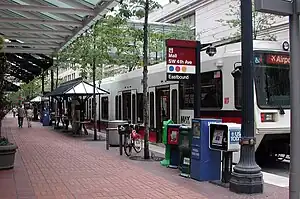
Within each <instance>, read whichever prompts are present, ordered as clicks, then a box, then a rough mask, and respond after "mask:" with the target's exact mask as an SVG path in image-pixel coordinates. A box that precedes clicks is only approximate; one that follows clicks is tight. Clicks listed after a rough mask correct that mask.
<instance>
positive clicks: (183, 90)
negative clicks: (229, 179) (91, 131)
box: [87, 41, 290, 162]
mask: <svg viewBox="0 0 300 199" xmlns="http://www.w3.org/2000/svg"><path fill="white" fill-rule="evenodd" d="M253 63H254V81H253V83H254V111H255V137H256V157H257V160H258V161H261V160H267V159H268V158H276V157H277V156H278V155H279V154H285V155H288V154H289V143H290V81H289V67H290V59H289V53H288V52H287V51H284V50H283V49H282V43H279V42H273V41H254V59H253ZM240 67H243V66H241V43H233V44H229V45H224V46H220V47H218V48H217V53H216V54H215V55H214V56H209V55H207V54H206V53H205V52H202V53H201V83H202V84H201V117H203V118H221V119H222V120H223V122H235V123H241V117H242V115H241V91H242V90H241V76H240V75H239V71H240V70H239V69H240ZM245 67H247V66H245ZM148 85H149V88H148V99H149V105H150V108H149V114H150V117H149V125H150V140H151V141H156V142H161V129H162V120H163V119H168V118H170V119H172V120H173V121H174V122H175V123H182V124H186V125H191V119H192V118H193V107H194V104H193V103H194V88H193V84H192V82H191V81H182V82H178V81H166V63H160V64H156V65H153V66H149V67H148ZM101 88H103V89H105V90H108V91H109V92H110V94H109V95H102V96H101V97H100V98H101V100H100V103H99V99H97V105H98V108H99V113H100V114H98V115H97V119H98V121H100V126H101V128H102V129H104V128H105V127H106V125H107V122H108V121H109V120H130V121H131V122H132V123H143V108H142V107H143V95H142V69H137V70H134V71H131V72H128V73H125V74H120V75H117V76H114V77H110V78H106V79H103V80H102V82H101ZM99 104H100V106H99ZM87 108H88V111H89V112H91V111H90V108H91V105H90V103H89V104H88V105H87ZM141 134H143V132H141ZM238 159H239V154H238V153H237V154H235V156H234V162H237V161H238ZM281 159H282V156H281Z"/></svg>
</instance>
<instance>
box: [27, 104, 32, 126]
mask: <svg viewBox="0 0 300 199" xmlns="http://www.w3.org/2000/svg"><path fill="white" fill-rule="evenodd" d="M26 118H27V124H28V128H30V127H31V122H32V119H33V108H32V106H31V105H29V108H28V109H27V110H26Z"/></svg>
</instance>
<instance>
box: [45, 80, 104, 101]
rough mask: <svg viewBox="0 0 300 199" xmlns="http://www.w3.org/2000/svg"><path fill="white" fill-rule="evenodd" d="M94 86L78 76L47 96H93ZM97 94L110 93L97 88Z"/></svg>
mask: <svg viewBox="0 0 300 199" xmlns="http://www.w3.org/2000/svg"><path fill="white" fill-rule="evenodd" d="M93 91H94V87H93V85H92V84H90V83H88V82H86V81H84V80H83V79H82V78H77V79H74V80H71V81H68V82H64V83H62V84H61V85H60V86H59V87H57V88H56V89H55V90H54V91H52V92H50V93H47V94H46V95H45V96H46V97H64V96H66V97H72V96H92V95H93ZM95 91H96V92H95V94H96V95H101V94H109V92H108V91H106V90H104V89H101V88H97V87H96V88H95Z"/></svg>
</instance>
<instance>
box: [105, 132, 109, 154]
mask: <svg viewBox="0 0 300 199" xmlns="http://www.w3.org/2000/svg"><path fill="white" fill-rule="evenodd" d="M106 150H109V128H106Z"/></svg>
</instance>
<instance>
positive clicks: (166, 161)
mask: <svg viewBox="0 0 300 199" xmlns="http://www.w3.org/2000/svg"><path fill="white" fill-rule="evenodd" d="M168 124H174V122H173V121H172V120H168V121H163V128H162V132H163V134H162V142H163V144H164V145H165V159H164V160H162V161H160V164H161V165H162V166H165V167H168V166H169V164H170V145H169V144H168V133H167V128H168Z"/></svg>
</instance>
